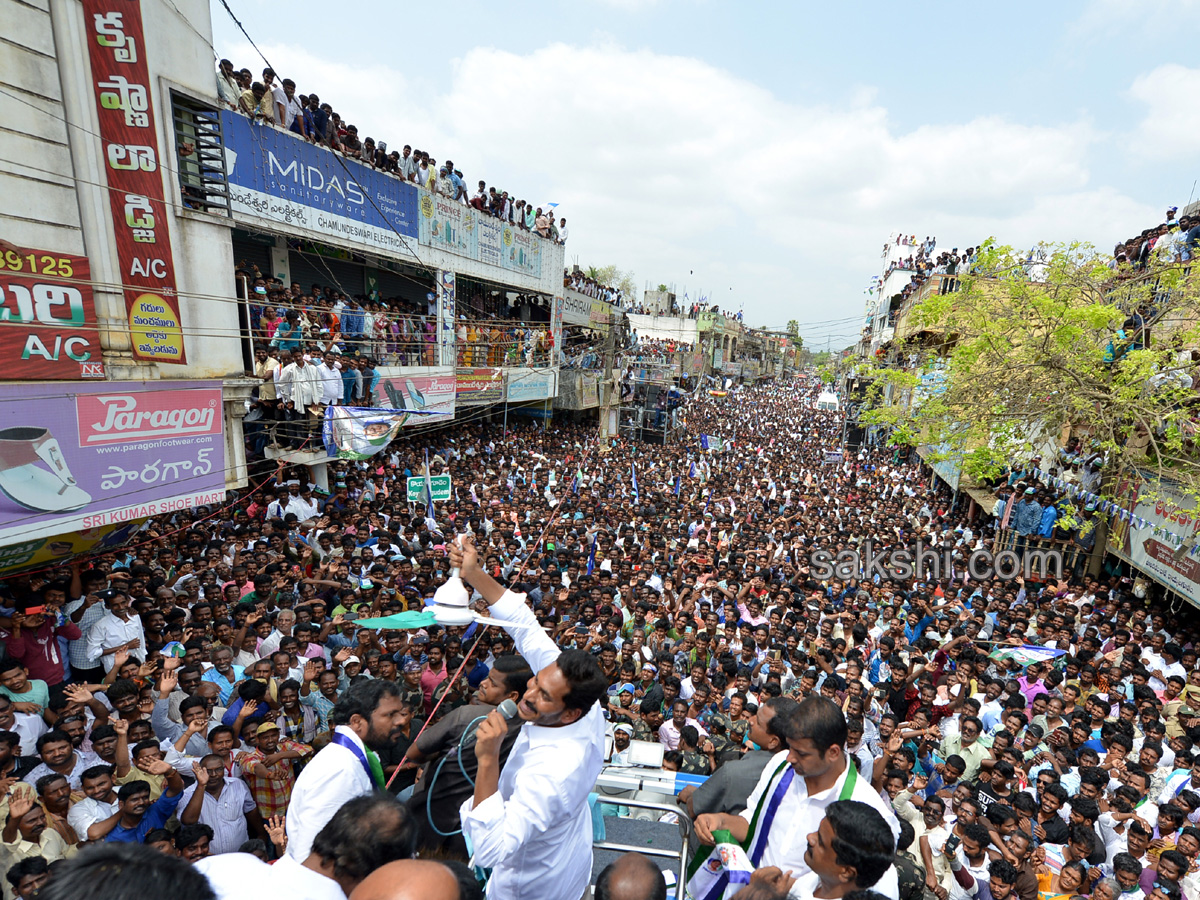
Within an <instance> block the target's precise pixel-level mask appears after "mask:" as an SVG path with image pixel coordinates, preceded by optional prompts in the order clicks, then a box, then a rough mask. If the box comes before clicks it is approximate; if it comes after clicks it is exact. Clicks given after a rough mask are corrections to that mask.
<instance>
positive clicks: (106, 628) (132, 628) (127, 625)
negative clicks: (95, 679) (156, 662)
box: [87, 612, 146, 672]
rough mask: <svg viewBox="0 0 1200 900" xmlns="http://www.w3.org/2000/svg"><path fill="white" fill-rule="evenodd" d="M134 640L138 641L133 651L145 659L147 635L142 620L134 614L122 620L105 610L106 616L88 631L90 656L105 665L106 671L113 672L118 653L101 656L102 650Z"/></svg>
mask: <svg viewBox="0 0 1200 900" xmlns="http://www.w3.org/2000/svg"><path fill="white" fill-rule="evenodd" d="M132 640H136V641H137V642H138V645H137V647H135V648H134V650H133V652H134V653H136V654H137V655H138V656H140V657H141V658H142V659H143V660H144V659H145V658H146V635H145V632H143V631H142V620H141V619H140V618H138V617H137V616H135V615H132V614H131V615H130V616H129V618H128V619H125V620H122V619H119V618H118V617H117V616H114V615H113V614H112V613H111V612H105V614H104V618H103V619H100V620H99V621H97V622H96V624H95V625H93V626H92V630H91V631H89V632H88V640H87V652H88V656H89V657H90V658H91V659H94V660H98V661H99V662H100V664H101V665H102V666H104V671H105V672H111V671H112V667H113V664H114V663H115V662H116V661H117V654H116V653H109V654H107V655H106V656H101V655H100V651H101V650H104V649H107V648H109V647H118V646H120V645H121V644H125V643H128V642H129V641H132Z"/></svg>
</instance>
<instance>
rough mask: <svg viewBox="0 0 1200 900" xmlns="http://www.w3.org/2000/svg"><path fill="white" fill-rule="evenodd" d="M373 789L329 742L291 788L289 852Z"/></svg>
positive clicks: (348, 754) (306, 849) (353, 760)
mask: <svg viewBox="0 0 1200 900" xmlns="http://www.w3.org/2000/svg"><path fill="white" fill-rule="evenodd" d="M547 640H549V638H547ZM335 731H337V733H338V734H344V735H345V736H346V737H348V738H350V740H352V741H354V743H356V744H357V745H358V746H359V747H360V748H362V749H364V750H365V748H363V742H362V741H361V740H359V737H358V735H357V734H355V733H354V732H353V731H351V730H350V728H348V727H347V726H345V725H339V726H338V727H337V728H336V729H335ZM374 789H375V785H374V784H373V783H372V781H371V778H370V776H368V775H367V773H366V770H365V769H363V767H362V763H360V762H359V761H358V757H357V756H355V755H354V753H353V752H352V751H350V750H349V749H347V748H346V747H342V746H340V745H339V744H328V745H327V746H326V747H325V748H324V749H322V750H321V752H319V753H318V754H317V755H316V756H314V757H313V758H312V761H311V762H310V763H309V764H308V765H307V766H305V767H304V771H303V772H301V773H300V777H299V778H297V779H296V786H295V788H293V789H292V802H291V803H289V804H288V811H287V833H288V848H287V853H288V856H290V857H291V858H292V859H293V860H295V861H296V862H304V860H306V859H308V854H309V853H310V852H311V851H312V842H313V838H314V837H316V835H317V832H318V831H320V830H321V829H322V828H324V827H325V825H326V824H327V823H328V822H329V820H330V819H332V818H333V814H334V813H336V812H337V811H338V810H339V809H341V808H342V804H344V803H345V802H346V801H347V800H353V799H354V798H355V797H359V796H361V795H363V794H369V793H371V792H372V791H373V790H374ZM589 871H590V870H589ZM580 893H581V894H582V893H583V892H582V890H581V891H580ZM243 896H250V895H249V894H244V895H243ZM576 900H578V898H576Z"/></svg>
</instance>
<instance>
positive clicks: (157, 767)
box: [145, 759, 207, 775]
mask: <svg viewBox="0 0 1200 900" xmlns="http://www.w3.org/2000/svg"><path fill="white" fill-rule="evenodd" d="M193 765H195V764H193ZM145 771H146V772H147V773H149V774H150V775H166V774H168V773H169V772H170V771H171V764H170V763H169V762H167V761H166V760H165V759H152V760H150V761H149V762H148V763H146V768H145ZM206 774H207V773H206Z"/></svg>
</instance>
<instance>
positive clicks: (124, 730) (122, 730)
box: [108, 719, 129, 737]
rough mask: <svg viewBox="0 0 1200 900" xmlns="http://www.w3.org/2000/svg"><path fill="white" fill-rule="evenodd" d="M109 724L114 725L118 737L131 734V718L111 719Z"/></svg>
mask: <svg viewBox="0 0 1200 900" xmlns="http://www.w3.org/2000/svg"><path fill="white" fill-rule="evenodd" d="M108 724H110V725H111V726H112V728H113V731H115V732H116V733H117V736H118V737H120V736H121V735H123V734H129V720H128V719H111V720H110V721H109V723H108Z"/></svg>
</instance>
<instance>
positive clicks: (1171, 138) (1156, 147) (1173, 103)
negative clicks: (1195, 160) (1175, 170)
mask: <svg viewBox="0 0 1200 900" xmlns="http://www.w3.org/2000/svg"><path fill="white" fill-rule="evenodd" d="M1129 96H1130V97H1132V98H1133V99H1134V100H1136V101H1138V102H1139V103H1142V104H1143V105H1144V106H1145V107H1146V114H1145V116H1144V118H1143V119H1142V121H1141V122H1140V123H1139V124H1138V127H1137V129H1136V130H1135V132H1134V133H1133V136H1132V138H1131V143H1132V148H1133V150H1134V151H1135V152H1137V153H1140V154H1141V155H1144V156H1147V157H1155V158H1159V159H1162V158H1167V157H1179V156H1193V155H1194V154H1195V153H1196V151H1197V150H1200V103H1198V101H1200V69H1189V68H1187V67H1185V66H1181V65H1178V64H1176V63H1170V64H1168V65H1163V66H1159V67H1158V68H1157V69H1154V70H1153V71H1151V72H1147V73H1146V74H1145V75H1139V76H1138V77H1137V78H1136V79H1134V82H1133V85H1132V86H1131V87H1130V88H1129Z"/></svg>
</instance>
